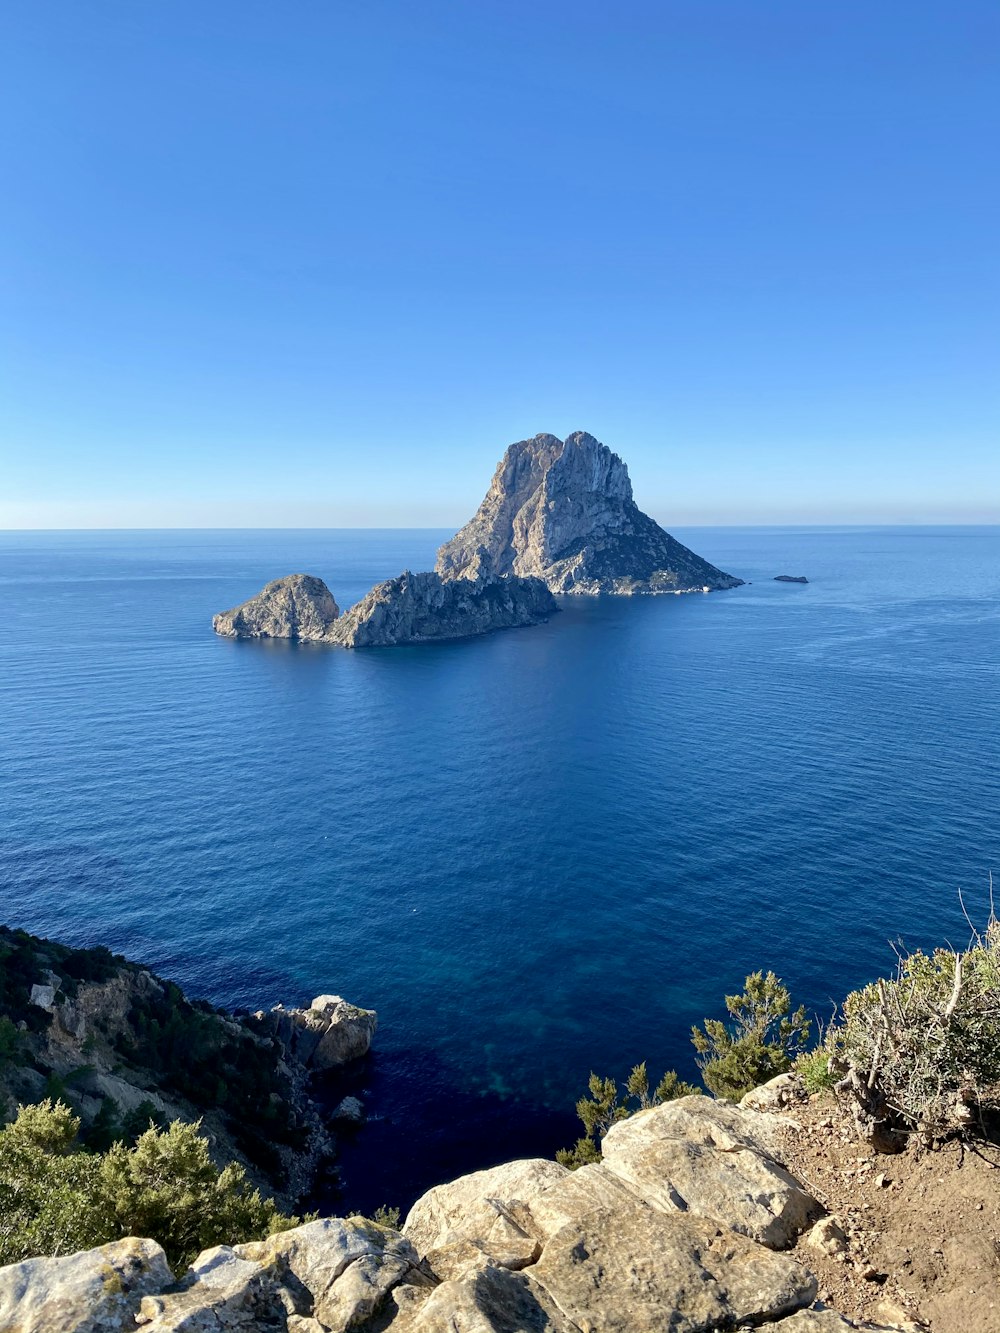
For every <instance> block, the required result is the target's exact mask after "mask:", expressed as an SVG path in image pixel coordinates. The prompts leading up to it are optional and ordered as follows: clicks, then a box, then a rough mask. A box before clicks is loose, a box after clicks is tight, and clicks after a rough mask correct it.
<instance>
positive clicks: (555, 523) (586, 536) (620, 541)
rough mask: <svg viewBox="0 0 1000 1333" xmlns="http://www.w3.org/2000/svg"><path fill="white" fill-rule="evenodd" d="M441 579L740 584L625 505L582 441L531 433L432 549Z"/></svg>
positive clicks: (606, 452)
mask: <svg viewBox="0 0 1000 1333" xmlns="http://www.w3.org/2000/svg"><path fill="white" fill-rule="evenodd" d="M435 568H436V569H437V571H438V573H439V574H440V575H441V576H442V578H445V579H459V578H480V577H482V576H484V575H485V576H490V575H497V574H500V575H504V574H520V575H534V576H535V577H537V578H540V579H543V580H544V581H545V583H546V585H547V586H548V587H549V588H550V589H551V590H552V591H553V592H574V593H599V592H611V593H626V594H627V593H650V592H694V591H698V592H701V591H703V590H708V589H713V588H736V587H738V586H739V585H740V584H741V583H742V580H741V579H737V578H734V577H733V576H732V575H731V574H726V573H724V572H723V571H722V570H721V569H716V567H715V566H714V565H711V564H709V563H708V561H707V560H703V559H702V558H701V557H700V556H698V555H695V553H694V552H693V551H689V550H688V548H687V547H686V546H682V545H681V543H680V542H678V541H675V539H674V538H673V537H671V536H670V535H669V533H666V532H664V530H663V529H662V528H661V527H660V526H659V524H658V523H655V522H654V521H653V519H651V518H650V517H649V516H648V515H646V514H644V513H643V512H642V510H641V509H639V507H638V506H637V505H636V503H635V501H634V500H633V498H632V483H631V481H630V480H629V475H628V469H627V468H626V466H625V464H624V463H623V462H622V460H621V459H620V458H619V457H618V455H617V454H613V453H612V452H611V450H610V449H608V448H607V447H606V446H605V445H603V444H601V443H600V442H599V441H597V440H595V439H594V437H593V436H592V435H588V434H586V433H585V432H584V431H577V432H576V433H575V434H573V435H570V436H569V437H568V438H567V439H566V440H559V439H557V438H556V437H555V436H554V435H536V436H535V437H534V439H531V440H520V441H519V442H518V443H517V444H512V445H511V446H510V448H509V449H508V450H507V452H506V453H505V454H504V456H503V458H502V460H501V462H500V465H499V467H498V468H497V470H496V473H495V475H494V477H493V482H492V484H491V486H490V489H489V491H488V492H487V494H486V498H485V499H484V500H483V502H482V504H481V505H480V506H479V510H478V511H477V513H476V515H475V517H474V518H472V519H471V520H470V521H469V522H468V523H467V524H466V525H465V527H464V528H462V529H461V531H460V532H458V533H457V534H456V535H455V536H454V537H453V538H452V539H451V541H449V542H446V543H445V544H444V546H442V547H441V549H440V551H439V552H438V559H437V565H436V566H435Z"/></svg>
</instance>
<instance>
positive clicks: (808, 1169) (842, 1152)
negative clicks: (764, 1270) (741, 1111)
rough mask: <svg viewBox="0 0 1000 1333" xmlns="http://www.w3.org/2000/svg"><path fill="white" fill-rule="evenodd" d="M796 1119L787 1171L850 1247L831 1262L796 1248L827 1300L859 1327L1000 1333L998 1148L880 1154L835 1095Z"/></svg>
mask: <svg viewBox="0 0 1000 1333" xmlns="http://www.w3.org/2000/svg"><path fill="white" fill-rule="evenodd" d="M789 1114H790V1115H791V1116H792V1118H793V1119H794V1120H795V1121H796V1122H797V1124H798V1125H799V1126H800V1127H801V1128H800V1129H799V1130H797V1131H792V1130H789V1131H787V1132H786V1135H785V1143H784V1145H783V1148H784V1151H783V1156H784V1158H785V1161H786V1163H787V1165H788V1168H789V1170H790V1171H791V1172H792V1174H793V1175H794V1176H796V1177H797V1178H798V1179H799V1180H800V1181H801V1182H802V1184H803V1185H805V1186H806V1187H807V1188H808V1189H809V1190H810V1191H811V1192H812V1193H813V1194H814V1195H815V1197H816V1198H817V1199H819V1201H820V1202H821V1203H822V1204H823V1205H824V1206H825V1207H826V1209H827V1210H828V1211H829V1212H830V1213H832V1214H834V1215H835V1217H836V1218H837V1219H838V1220H839V1222H840V1223H841V1226H842V1227H843V1230H844V1232H845V1233H846V1238H847V1243H846V1248H845V1249H844V1250H843V1252H841V1253H839V1254H834V1255H830V1254H825V1253H822V1252H820V1251H818V1250H817V1249H815V1248H814V1247H813V1246H812V1245H811V1244H810V1243H809V1241H808V1239H807V1237H806V1236H802V1237H800V1238H799V1241H798V1243H797V1246H796V1250H795V1253H796V1257H797V1258H799V1259H800V1260H801V1261H802V1262H803V1263H804V1264H805V1265H806V1266H807V1267H808V1268H810V1269H811V1270H812V1271H813V1272H814V1273H815V1274H816V1276H817V1278H818V1279H819V1283H820V1295H821V1298H822V1299H823V1300H824V1301H825V1302H826V1303H827V1304H829V1305H832V1306H833V1307H834V1308H836V1309H838V1310H841V1311H842V1312H843V1313H844V1314H846V1315H848V1316H849V1317H851V1318H854V1319H862V1320H863V1319H868V1320H872V1321H876V1322H877V1321H879V1320H881V1321H883V1322H886V1323H899V1324H901V1325H903V1326H904V1327H905V1326H906V1324H905V1323H904V1320H906V1321H909V1323H910V1325H911V1326H912V1327H915V1328H920V1329H929V1330H931V1333H1000V1146H991V1145H984V1146H983V1147H982V1148H981V1149H979V1150H972V1149H970V1148H969V1147H965V1148H963V1147H962V1146H961V1145H959V1144H958V1143H948V1144H945V1145H944V1146H943V1147H941V1148H939V1149H935V1150H928V1149H923V1148H920V1147H919V1146H918V1145H917V1144H916V1143H915V1142H914V1143H913V1144H912V1145H911V1147H910V1148H909V1149H908V1150H907V1151H906V1152H904V1153H900V1154H897V1155H894V1156H887V1155H884V1154H879V1153H875V1152H873V1151H871V1150H870V1149H869V1148H868V1147H867V1145H866V1144H864V1143H861V1142H859V1141H858V1138H857V1136H856V1134H855V1132H854V1129H853V1125H852V1123H851V1119H850V1117H849V1116H848V1115H846V1114H845V1113H844V1112H842V1111H841V1109H840V1108H839V1107H838V1105H837V1101H836V1098H835V1097H834V1095H833V1094H832V1093H829V1092H824V1093H821V1094H819V1095H818V1096H814V1097H813V1098H811V1099H810V1100H809V1101H808V1102H806V1103H801V1104H799V1105H796V1106H793V1107H790V1108H789Z"/></svg>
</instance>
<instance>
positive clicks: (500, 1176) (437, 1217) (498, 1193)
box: [403, 1158, 569, 1273]
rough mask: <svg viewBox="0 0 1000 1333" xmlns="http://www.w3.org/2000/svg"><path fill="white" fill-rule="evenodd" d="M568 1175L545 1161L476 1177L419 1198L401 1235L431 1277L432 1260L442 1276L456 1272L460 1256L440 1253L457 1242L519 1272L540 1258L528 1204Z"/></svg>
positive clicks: (496, 1169)
mask: <svg viewBox="0 0 1000 1333" xmlns="http://www.w3.org/2000/svg"><path fill="white" fill-rule="evenodd" d="M568 1175H569V1172H568V1171H567V1170H566V1168H565V1167H564V1166H559V1164H558V1163H557V1162H550V1161H546V1160H545V1159H544V1158H528V1159H526V1160H524V1161H518V1162H505V1163H504V1165H503V1166H495V1167H492V1168H491V1169H490V1170H488V1171H474V1172H473V1173H472V1174H471V1175H468V1176H461V1177H460V1178H459V1179H458V1180H453V1181H452V1182H451V1183H450V1184H448V1185H436V1186H435V1187H434V1189H431V1190H428V1191H427V1193H426V1194H424V1195H421V1197H420V1198H419V1199H418V1200H417V1202H416V1203H415V1204H414V1205H413V1207H412V1208H411V1209H410V1211H409V1214H408V1215H407V1218H406V1222H405V1223H404V1225H403V1235H404V1236H406V1238H407V1239H408V1240H410V1241H412V1243H413V1244H414V1246H415V1247H416V1249H417V1251H418V1252H419V1253H420V1254H421V1255H426V1256H427V1257H428V1262H429V1263H430V1264H431V1267H432V1268H433V1269H434V1271H435V1272H438V1268H437V1267H436V1265H435V1257H436V1258H437V1260H438V1263H440V1264H441V1269H442V1273H443V1272H446V1271H454V1269H455V1262H456V1259H457V1260H459V1261H461V1260H462V1252H461V1251H458V1252H456V1251H451V1252H450V1253H447V1252H446V1253H441V1252H442V1251H448V1248H449V1247H451V1246H454V1245H455V1244H456V1243H457V1242H465V1243H469V1242H472V1243H473V1244H475V1245H477V1246H478V1247H480V1248H481V1249H482V1251H483V1252H484V1254H486V1255H489V1256H490V1257H491V1258H492V1259H493V1260H494V1261H495V1262H496V1263H498V1264H502V1265H503V1266H504V1267H505V1268H514V1269H516V1268H523V1267H525V1265H527V1264H530V1263H532V1262H533V1261H534V1260H535V1258H537V1255H538V1242H537V1239H536V1237H535V1235H534V1234H533V1233H534V1228H533V1226H532V1221H531V1206H532V1201H533V1200H534V1199H535V1198H537V1197H538V1196H539V1195H540V1194H542V1193H543V1191H544V1190H545V1189H546V1188H547V1187H548V1186H549V1185H553V1184H555V1183H556V1182H558V1181H561V1180H564V1179H565V1178H566V1176H568ZM466 1253H467V1251H466Z"/></svg>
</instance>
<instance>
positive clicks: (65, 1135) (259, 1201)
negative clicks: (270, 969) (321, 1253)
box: [0, 1101, 299, 1269]
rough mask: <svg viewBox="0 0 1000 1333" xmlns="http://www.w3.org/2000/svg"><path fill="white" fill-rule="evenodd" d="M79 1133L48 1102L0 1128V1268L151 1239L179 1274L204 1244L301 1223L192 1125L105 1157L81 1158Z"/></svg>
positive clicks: (64, 1112)
mask: <svg viewBox="0 0 1000 1333" xmlns="http://www.w3.org/2000/svg"><path fill="white" fill-rule="evenodd" d="M79 1130H80V1121H79V1118H78V1117H77V1116H75V1115H73V1113H72V1111H71V1110H70V1109H69V1108H68V1107H67V1106H66V1105H64V1104H63V1103H62V1102H52V1101H45V1102H41V1103H39V1104H37V1105H35V1106H25V1107H21V1108H20V1110H19V1112H18V1115H17V1118H16V1120H14V1121H13V1122H12V1123H11V1124H9V1125H7V1126H6V1127H5V1128H4V1129H2V1130H0V1264H10V1263H18V1262H19V1261H20V1260H22V1259H26V1258H30V1257H31V1256H33V1255H41V1254H46V1255H57V1254H69V1253H72V1252H73V1251H75V1250H82V1249H89V1248H91V1247H92V1246H95V1245H103V1244H106V1243H107V1242H108V1241H112V1240H117V1239H119V1238H121V1237H123V1236H148V1237H151V1238H152V1239H153V1240H156V1241H158V1242H159V1243H160V1244H161V1245H162V1246H163V1248H164V1250H165V1251H166V1253H167V1258H168V1259H169V1261H170V1263H171V1265H172V1266H173V1267H174V1268H175V1269H179V1268H182V1267H183V1266H184V1265H186V1264H188V1263H190V1262H191V1260H192V1259H193V1258H194V1257H195V1256H196V1255H197V1254H198V1253H199V1252H200V1251H201V1250H203V1249H207V1248H208V1247H210V1246H213V1245H219V1244H221V1243H223V1242H225V1243H227V1244H235V1243H237V1242H238V1241H247V1240H256V1239H261V1238H263V1237H264V1236H268V1235H270V1234H272V1233H273V1232H275V1231H282V1230H285V1229H286V1228H287V1227H290V1226H295V1225H297V1224H298V1221H299V1219H298V1218H294V1217H286V1216H283V1215H282V1214H281V1213H280V1212H279V1210H278V1209H277V1207H276V1205H275V1204H274V1201H273V1200H271V1199H263V1198H261V1196H260V1194H259V1193H258V1191H257V1190H255V1189H253V1188H251V1186H250V1184H249V1183H248V1181H247V1178H246V1175H245V1173H244V1172H243V1169H242V1168H241V1167H240V1166H237V1165H235V1164H231V1165H229V1166H227V1167H225V1168H224V1169H223V1170H222V1171H219V1170H217V1169H216V1167H215V1166H214V1165H213V1164H212V1160H211V1157H210V1156H209V1151H208V1143H207V1142H206V1140H205V1139H204V1138H202V1137H201V1136H200V1135H199V1133H198V1126H197V1125H187V1124H183V1123H182V1122H181V1121H175V1123H174V1124H172V1125H171V1126H170V1127H169V1128H168V1129H166V1130H160V1129H157V1128H156V1127H150V1128H149V1129H148V1130H147V1131H146V1132H145V1133H144V1134H142V1135H141V1137H140V1138H139V1140H138V1142H137V1143H136V1144H135V1146H134V1147H133V1148H126V1147H125V1146H124V1145H123V1144H120V1143H119V1144H114V1145H113V1146H112V1147H111V1148H109V1149H108V1151H107V1152H102V1153H95V1152H89V1151H87V1150H86V1149H85V1148H84V1146H83V1145H82V1144H81V1142H80V1139H79Z"/></svg>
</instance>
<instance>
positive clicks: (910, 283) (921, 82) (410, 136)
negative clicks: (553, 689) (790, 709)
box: [0, 0, 1000, 528]
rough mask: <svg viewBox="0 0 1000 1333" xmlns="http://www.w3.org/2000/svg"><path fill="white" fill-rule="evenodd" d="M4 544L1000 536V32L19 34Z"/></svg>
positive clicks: (230, 14)
mask: <svg viewBox="0 0 1000 1333" xmlns="http://www.w3.org/2000/svg"><path fill="white" fill-rule="evenodd" d="M0 39H2V40H0V51H2V53H3V54H2V56H0V60H2V62H3V63H2V70H3V78H2V79H0V113H2V116H3V124H4V125H5V126H6V127H7V129H8V133H7V134H6V135H5V136H4V137H3V139H2V141H0V170H2V173H3V175H2V178H3V180H4V184H5V191H4V194H5V200H4V208H3V210H2V211H0V287H2V290H3V293H4V295H3V300H2V302H0V527H11V528H33V527H160V526H181V527H187V526H205V527H229V526H234V527H265V526H273V527H298V526H302V527H314V526H436V527H455V526H457V525H458V524H460V523H461V522H463V521H464V520H465V519H467V518H468V517H469V516H470V515H471V513H472V512H473V510H474V509H475V507H476V505H477V504H478V503H479V501H480V499H481V498H482V495H483V493H484V491H485V490H486V487H487V485H488V483H489V479H490V477H491V475H492V472H493V469H494V467H495V465H496V462H497V460H498V459H499V457H500V455H501V454H502V452H503V450H504V448H505V447H506V446H507V444H509V443H510V442H511V441H513V440H516V439H519V438H522V437H524V436H528V435H533V434H535V433H537V432H539V431H551V432H553V433H555V434H558V435H560V436H565V435H566V434H567V433H569V432H570V431H573V430H577V429H583V430H588V431H590V432H591V433H593V434H594V435H596V436H597V437H598V438H599V439H601V440H603V441H604V442H605V443H606V444H608V445H609V446H610V447H611V448H612V449H614V450H615V451H616V452H618V453H620V454H621V455H622V457H623V458H624V459H625V460H626V462H627V463H628V465H629V468H630V471H631V474H632V479H633V484H634V488H635V495H636V499H637V501H638V503H639V504H640V506H641V507H642V508H643V509H645V510H646V511H647V512H649V513H651V514H653V515H654V516H655V517H656V518H658V519H659V520H660V521H661V522H662V523H664V524H665V525H666V526H667V527H670V526H674V525H685V524H753V523H762V524H764V523H803V524H806V523H838V522H839V523H867V522H879V523H894V522H898V523H907V522H909V523H932V522H942V523H954V522H958V523H964V522H970V523H975V522H990V521H992V522H1000V447H998V443H1000V389H998V385H1000V377H998V375H997V368H998V365H1000V247H998V240H997V230H996V221H995V220H996V218H997V216H998V213H1000V151H998V147H997V146H998V144H1000V97H998V95H997V82H996V79H997V68H996V52H997V50H998V49H1000V9H998V8H997V7H996V6H995V5H994V4H992V3H986V2H985V0H982V2H980V0H967V2H966V3H963V4H961V5H958V6H953V5H945V4H943V3H938V0H931V2H930V3H927V4H922V5H917V6H909V7H905V8H904V7H901V6H898V5H886V6H883V5H871V4H867V3H862V2H861V0H844V3H840V4H837V5H833V4H829V3H818V4H803V3H802V0H771V2H770V3H768V4H766V5H756V4H746V3H742V2H737V0H720V2H719V3H717V4H713V5H706V4H704V3H703V0H683V2H681V0H655V2H654V0H631V2H630V3H628V4H626V5H624V6H609V5H607V4H605V3H597V0H575V2H574V3H572V4H570V3H569V0H555V3H551V4H547V5H542V6H539V5H537V4H535V3H529V2H528V0H507V2H506V3H503V4H500V3H499V2H498V0H482V2H481V3H476V4H470V5H456V4H454V3H448V2H447V0H426V3H424V4H421V5H413V4H411V3H405V0H375V3H372V4H368V5H341V4H333V5H331V4H326V3H320V0H305V2H304V3H302V4H299V5H295V6H292V7H287V6H281V5H274V4H269V3H262V2H261V0H213V3H212V4H210V5H206V4H204V3H203V2H202V0H172V2H171V3H169V4H167V3H157V2H156V0H151V2H150V3H146V4H142V5H138V4H133V5H111V6H102V7H99V10H95V9H94V8H93V7H91V6H87V5H81V4H80V3H79V0H49V2H48V3H46V4H44V5H34V6H32V5H28V4H19V5H12V6H6V7H5V9H4V13H3V15H2V16H0Z"/></svg>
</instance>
